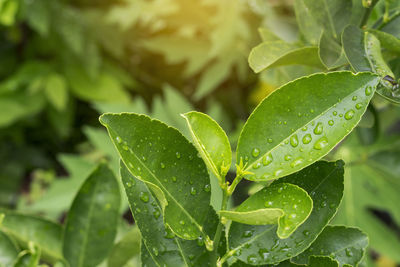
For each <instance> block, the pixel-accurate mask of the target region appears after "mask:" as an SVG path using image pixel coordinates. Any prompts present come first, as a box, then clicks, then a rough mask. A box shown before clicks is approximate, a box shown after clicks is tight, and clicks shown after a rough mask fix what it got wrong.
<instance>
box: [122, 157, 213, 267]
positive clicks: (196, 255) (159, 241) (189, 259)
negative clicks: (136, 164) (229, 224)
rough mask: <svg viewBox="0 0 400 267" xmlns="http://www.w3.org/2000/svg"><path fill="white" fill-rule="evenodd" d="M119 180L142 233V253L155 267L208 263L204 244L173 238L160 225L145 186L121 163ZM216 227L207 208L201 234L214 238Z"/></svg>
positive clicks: (157, 207)
mask: <svg viewBox="0 0 400 267" xmlns="http://www.w3.org/2000/svg"><path fill="white" fill-rule="evenodd" d="M121 177H122V181H123V183H124V186H125V192H126V194H127V196H128V199H129V203H130V207H131V211H132V214H133V217H134V219H135V222H136V223H137V225H138V227H139V229H140V232H141V233H142V241H143V242H142V252H143V246H145V247H146V249H147V253H146V254H149V255H150V256H151V258H152V259H153V261H154V262H155V263H156V264H157V265H158V266H164V265H166V266H180V265H185V266H188V265H191V264H195V263H198V262H204V260H205V261H206V262H208V261H209V253H211V252H208V251H207V250H206V248H205V245H204V243H205V242H207V241H205V240H204V239H203V238H202V237H199V238H198V239H197V240H193V241H188V240H182V239H179V238H178V237H177V236H175V235H174V233H173V232H172V231H171V230H170V228H169V227H168V226H166V225H164V218H163V216H162V214H161V213H162V211H161V206H160V204H159V203H158V202H157V200H156V198H155V197H154V196H153V194H152V192H151V191H150V190H149V188H148V186H147V185H146V184H145V183H144V182H142V181H140V180H138V179H136V178H135V177H134V176H132V174H131V173H130V172H129V170H128V169H127V168H126V166H125V165H124V164H123V163H122V162H121ZM217 224H218V217H217V215H216V214H215V211H214V210H213V209H212V208H211V207H210V208H209V212H208V214H207V221H206V222H205V223H204V225H203V227H204V231H205V232H207V234H208V235H210V236H214V234H215V230H216V227H217ZM204 257H205V259H203V258H204ZM142 258H143V255H142ZM142 264H143V263H142ZM206 265H208V263H207V264H206ZM198 266H203V265H198Z"/></svg>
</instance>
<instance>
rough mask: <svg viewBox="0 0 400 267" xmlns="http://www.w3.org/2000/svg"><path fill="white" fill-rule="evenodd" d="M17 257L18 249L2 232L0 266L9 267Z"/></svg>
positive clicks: (0, 238) (0, 234)
mask: <svg viewBox="0 0 400 267" xmlns="http://www.w3.org/2000/svg"><path fill="white" fill-rule="evenodd" d="M17 256H18V248H17V246H16V245H15V244H14V242H13V241H12V240H11V239H10V238H9V237H8V236H7V235H6V234H5V233H3V232H0V265H1V266H11V265H12V263H13V262H14V260H15V259H16V258H17Z"/></svg>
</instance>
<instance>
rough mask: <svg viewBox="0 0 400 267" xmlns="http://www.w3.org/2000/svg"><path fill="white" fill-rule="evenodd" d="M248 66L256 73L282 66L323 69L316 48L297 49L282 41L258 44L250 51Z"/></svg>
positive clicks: (295, 46) (296, 46)
mask: <svg viewBox="0 0 400 267" xmlns="http://www.w3.org/2000/svg"><path fill="white" fill-rule="evenodd" d="M249 64H250V67H251V68H252V69H253V71H254V72H256V73H258V72H261V71H263V70H265V69H267V68H272V67H278V66H284V65H308V66H312V67H316V68H321V69H325V67H324V65H322V63H321V60H320V59H319V57H318V47H316V46H315V47H314V46H306V47H299V46H298V45H295V44H289V43H286V42H284V41H274V42H264V43H262V44H259V45H258V46H256V47H255V48H253V50H251V53H250V56H249Z"/></svg>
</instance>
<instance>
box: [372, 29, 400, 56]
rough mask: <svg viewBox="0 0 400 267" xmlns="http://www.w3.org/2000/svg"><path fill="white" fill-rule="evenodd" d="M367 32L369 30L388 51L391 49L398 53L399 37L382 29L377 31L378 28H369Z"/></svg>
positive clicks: (399, 50)
mask: <svg viewBox="0 0 400 267" xmlns="http://www.w3.org/2000/svg"><path fill="white" fill-rule="evenodd" d="M368 31H369V32H371V33H372V34H373V35H375V36H376V37H377V38H378V39H379V41H380V42H381V45H382V46H383V47H384V48H386V49H387V50H389V51H393V52H395V53H397V54H399V53H400V39H399V38H397V37H395V36H393V35H391V34H390V33H387V32H383V31H378V30H373V29H369V30H368Z"/></svg>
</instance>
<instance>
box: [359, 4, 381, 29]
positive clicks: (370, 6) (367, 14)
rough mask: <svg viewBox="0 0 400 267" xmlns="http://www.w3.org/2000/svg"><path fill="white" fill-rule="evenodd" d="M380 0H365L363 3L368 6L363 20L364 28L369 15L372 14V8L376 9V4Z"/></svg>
mask: <svg viewBox="0 0 400 267" xmlns="http://www.w3.org/2000/svg"><path fill="white" fill-rule="evenodd" d="M378 2H379V0H372V1H371V0H367V1H365V0H363V5H364V7H365V8H366V10H365V13H364V16H363V18H362V20H361V23H360V27H361V28H363V27H364V26H366V25H367V22H368V19H369V16H370V15H371V12H372V9H374V7H375V5H376V4H377V3H378Z"/></svg>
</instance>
